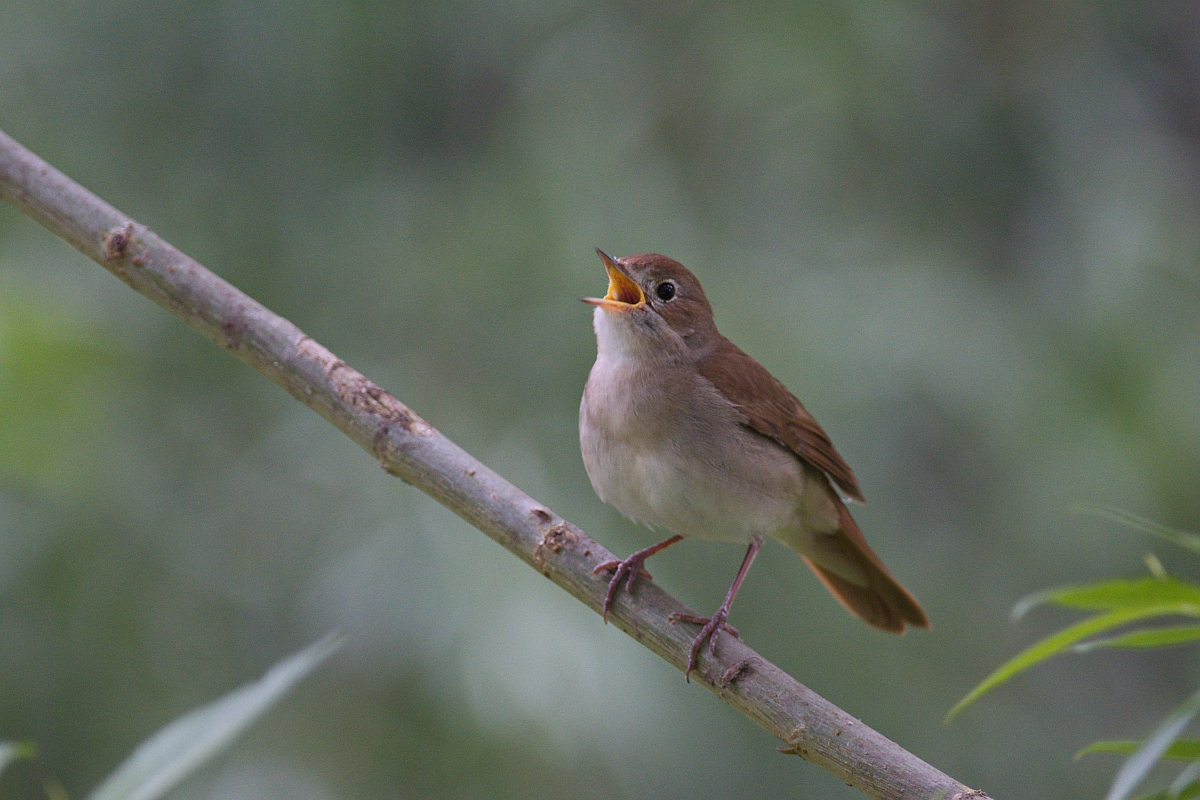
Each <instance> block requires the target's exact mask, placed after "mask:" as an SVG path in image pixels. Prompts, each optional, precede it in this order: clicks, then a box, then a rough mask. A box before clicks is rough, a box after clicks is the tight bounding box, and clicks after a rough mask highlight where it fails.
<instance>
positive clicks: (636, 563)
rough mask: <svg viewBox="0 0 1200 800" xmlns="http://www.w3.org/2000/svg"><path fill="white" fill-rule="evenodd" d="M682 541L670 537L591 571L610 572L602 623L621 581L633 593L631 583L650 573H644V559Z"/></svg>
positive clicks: (681, 538)
mask: <svg viewBox="0 0 1200 800" xmlns="http://www.w3.org/2000/svg"><path fill="white" fill-rule="evenodd" d="M680 541H683V537H682V536H679V535H675V536H672V537H671V538H670V539H664V540H663V541H661V542H659V543H658V544H652V545H650V546H649V547H647V548H644V549H642V550H638V551H637V552H636V553H634V554H633V555H631V556H630V557H629V558H627V559H625V560H624V561H605V562H604V563H603V564H601V565H600V566H598V567H596V568H595V569H594V570H592V574H593V575H595V574H596V573H598V572H608V571H610V570H611V571H612V573H613V576H612V580H610V581H609V582H608V594H606V595H604V621H605V622H608V612H609V611H610V610H611V609H612V607H613V601H614V600H615V599H616V597H617V588H618V587H620V585H621V581H622V580H624V581H625V591H626V592H629V593H631V594H632V593H633V582H634V580H635V579H636V578H637V577H638V576H639V575H641V576H642V577H645V578H649V577H650V573H649V572H647V571H646V567H645V564H646V559H647V558H649V557H650V556H652V555H654V554H655V553H657V552H658V551H660V550H666V549H667V548H668V547H670V546H671V545H673V544H675V543H676V542H680Z"/></svg>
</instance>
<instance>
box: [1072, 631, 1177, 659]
mask: <svg viewBox="0 0 1200 800" xmlns="http://www.w3.org/2000/svg"><path fill="white" fill-rule="evenodd" d="M1197 639H1200V625H1179V626H1175V627H1169V628H1146V629H1143V630H1138V631H1131V632H1130V633H1126V634H1122V635H1121V636H1114V637H1112V638H1111V639H1094V640H1092V641H1090V642H1080V643H1079V644H1077V645H1075V646H1074V647H1072V648H1071V652H1074V653H1088V652H1091V651H1092V650H1096V649H1099V648H1101V647H1168V646H1170V645H1173V644H1185V643H1187V642H1194V641H1195V640H1197Z"/></svg>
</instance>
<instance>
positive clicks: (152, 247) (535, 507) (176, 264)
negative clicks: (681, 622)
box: [0, 132, 986, 800]
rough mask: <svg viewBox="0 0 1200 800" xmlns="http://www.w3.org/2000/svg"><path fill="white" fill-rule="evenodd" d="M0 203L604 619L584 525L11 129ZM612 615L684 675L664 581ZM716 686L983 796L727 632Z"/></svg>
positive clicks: (799, 732) (807, 728) (913, 791)
mask: <svg viewBox="0 0 1200 800" xmlns="http://www.w3.org/2000/svg"><path fill="white" fill-rule="evenodd" d="M0 197H3V198H4V199H5V200H7V201H8V202H10V203H12V204H13V205H14V206H16V207H17V208H18V209H19V210H21V211H23V212H24V213H25V214H27V215H28V216H30V217H32V218H33V219H35V220H36V221H38V222H40V223H41V224H42V225H44V226H45V227H46V228H48V229H49V230H50V231H52V232H53V233H55V234H57V235H58V236H60V237H62V238H63V239H65V240H66V241H67V242H69V243H70V244H71V245H73V246H74V247H75V248H76V249H78V250H79V251H80V252H82V253H83V254H84V255H86V256H87V257H88V258H91V259H92V260H94V261H96V262H97V263H99V264H100V265H101V266H102V267H104V268H105V269H107V270H108V271H109V272H112V273H113V274H114V275H116V276H117V277H118V278H120V279H121V280H123V281H125V283H127V284H129V285H130V286H131V287H133V288H134V289H136V290H137V291H139V292H141V293H142V294H144V295H146V296H147V297H149V298H150V299H151V300H154V301H155V302H156V303H158V304H159V305H162V306H164V307H165V308H167V309H168V310H170V311H171V312H173V313H174V314H176V315H177V316H179V317H181V318H182V319H183V320H184V321H186V322H187V323H188V324H190V325H191V326H192V327H194V328H196V329H197V330H199V331H200V332H201V333H202V334H204V335H205V336H207V337H208V338H209V339H211V340H213V341H214V342H216V343H217V344H219V345H221V346H222V347H224V348H225V349H227V350H229V351H230V352H231V353H233V355H235V356H237V357H238V358H239V359H241V360H242V361H244V362H246V363H247V364H249V365H250V366H251V367H253V368H254V369H256V370H258V371H259V372H261V373H262V374H264V375H266V376H267V377H268V378H270V379H271V380H273V381H275V382H276V383H278V384H279V385H280V386H282V387H283V388H284V389H287V390H288V392H290V393H291V394H292V396H294V397H295V398H296V399H297V400H299V401H300V402H302V403H304V404H305V405H307V406H309V407H310V408H312V409H313V410H314V411H316V412H317V413H319V414H320V415H321V416H323V417H325V418H326V419H327V420H329V421H330V422H332V423H333V424H334V425H336V426H337V427H338V428H339V429H340V430H341V431H342V432H343V433H345V434H346V435H347V436H349V437H350V438H351V439H353V440H354V441H355V442H357V443H358V444H359V445H361V446H362V447H363V449H365V450H366V451H367V452H369V453H371V454H372V455H373V456H374V457H375V458H376V459H378V461H379V463H380V464H381V465H382V466H383V468H384V469H385V470H387V471H388V472H390V473H391V474H393V475H395V476H396V477H398V478H400V479H401V480H403V481H405V482H407V483H410V484H412V485H413V486H416V487H417V488H419V489H421V490H422V491H423V492H426V493H427V494H429V495H430V496H431V497H433V498H434V499H436V500H437V501H439V502H440V503H442V504H443V505H445V506H446V507H447V508H449V509H450V510H451V511H453V512H454V513H456V514H458V515H459V516H461V517H462V518H463V519H465V520H467V522H470V523H471V524H472V525H474V526H475V527H477V528H479V530H481V531H483V532H484V533H486V534H487V535H488V536H490V537H491V538H493V539H495V540H496V541H497V542H499V543H500V544H501V545H503V546H504V547H506V548H507V549H508V550H510V551H512V552H513V553H514V554H515V555H516V556H518V557H519V558H520V559H521V560H523V561H525V562H526V563H527V564H529V565H530V566H532V567H533V568H534V569H536V570H538V571H539V572H541V573H542V574H543V575H545V576H546V577H547V578H549V579H550V580H552V581H554V582H555V583H556V584H558V585H559V586H561V587H562V588H563V589H565V590H566V591H568V592H569V593H571V595H573V596H574V597H575V598H577V599H578V600H580V601H582V602H583V603H585V604H587V605H588V606H589V607H590V608H591V609H592V610H593V611H596V612H599V611H600V608H601V605H602V604H603V601H604V594H605V589H606V587H607V584H608V577H607V576H606V575H604V576H593V575H592V569H593V568H594V567H595V566H596V565H598V564H600V563H603V562H605V561H608V560H610V559H612V558H613V556H612V554H611V553H609V552H608V551H607V550H605V549H604V548H603V547H601V546H600V545H599V544H597V543H596V542H595V541H594V540H593V539H591V538H590V537H588V536H587V534H585V533H584V532H583V531H582V530H580V529H579V528H578V527H576V526H574V525H572V524H571V523H569V522H567V521H566V520H564V519H562V518H561V517H559V516H558V515H557V514H554V513H553V512H552V511H550V510H548V509H546V508H545V507H543V506H542V505H541V504H539V503H538V502H537V501H536V500H534V499H533V498H532V497H529V496H528V495H526V494H525V493H524V492H522V491H521V490H520V489H518V488H517V487H515V486H513V485H512V484H510V483H509V482H508V481H506V480H504V478H502V477H501V476H499V475H497V474H496V473H495V472H492V471H491V470H490V469H488V468H487V467H486V466H484V465H483V464H481V463H480V462H479V461H477V460H475V459H474V458H473V457H472V456H471V455H470V454H469V453H467V452H466V451H464V450H462V449H461V448H460V447H458V446H457V445H455V444H454V443H453V442H452V441H450V440H449V439H447V438H446V437H445V436H443V435H442V434H441V433H439V432H438V431H437V430H435V429H434V428H433V427H432V426H430V425H429V424H428V423H427V422H425V420H423V419H421V418H420V417H419V416H417V415H416V414H415V413H414V412H413V411H412V410H410V409H409V408H408V407H407V406H405V405H404V404H403V403H401V402H400V401H399V400H397V399H396V398H395V397H393V396H392V395H390V394H389V393H388V392H386V391H384V390H383V389H381V388H380V387H378V386H376V385H375V384H374V383H372V382H371V381H370V380H368V379H367V378H366V377H365V376H363V375H362V374H361V373H359V372H358V371H357V370H355V369H353V368H352V367H350V366H349V365H347V364H346V363H345V362H343V361H341V360H340V359H339V358H338V357H337V356H335V355H334V354H333V353H331V352H329V351H328V350H327V349H325V348H324V347H322V346H321V345H320V344H318V343H317V342H315V341H313V340H312V339H311V338H309V337H308V336H306V335H305V334H304V332H303V331H301V330H300V329H299V328H297V327H296V326H295V325H293V324H292V323H290V322H288V321H287V320H286V319H284V318H282V317H280V316H278V315H276V314H274V313H272V312H271V311H270V310H269V309H267V308H265V307H264V306H262V305H261V304H259V303H257V302H255V301H254V300H252V299H251V298H250V297H248V296H246V295H245V294H243V293H242V292H241V291H239V290H238V289H237V288H236V287H234V286H232V285H230V284H229V283H227V282H225V281H224V280H222V279H221V278H219V277H217V276H216V275H214V274H213V273H211V272H209V271H208V270H206V269H205V268H204V267H203V266H201V265H200V264H199V263H197V262H196V261H194V260H192V259H191V258H189V257H188V256H186V255H185V254H183V253H182V252H180V251H179V250H176V249H175V248H174V247H172V246H171V245H170V244H168V243H167V242H165V241H164V240H163V239H161V238H160V237H159V236H158V235H157V234H155V233H154V232H152V231H151V230H150V229H148V228H146V227H145V226H144V225H139V224H138V223H136V222H134V221H133V220H131V219H129V218H128V217H126V216H125V215H124V214H122V213H121V212H119V211H117V210H116V209H115V208H113V207H112V206H110V205H108V204H107V203H105V202H104V201H102V200H100V199H99V198H97V197H96V196H95V195H93V194H91V193H90V192H88V191H87V190H86V189H84V188H83V187H81V186H79V185H78V184H76V183H74V182H73V181H71V180H70V179H69V178H67V177H66V176H65V175H63V174H62V173H61V172H59V171H58V170H56V169H54V168H53V167H51V166H50V165H49V164H47V163H46V162H44V161H42V160H41V159H40V158H38V157H37V156H36V155H34V154H33V153H31V152H30V151H28V150H26V149H25V148H24V147H22V146H21V145H20V144H18V143H17V142H16V141H14V140H13V139H11V138H10V137H8V136H7V135H6V134H4V133H3V132H0ZM623 597H626V598H627V599H626V600H624V601H623V602H621V603H620V604H619V605H618V606H617V607H616V608H615V610H614V611H613V612H612V613H611V614H610V616H611V618H612V620H613V622H615V623H616V625H617V626H618V627H620V628H621V630H623V631H625V632H626V633H628V634H629V635H630V636H632V637H633V638H634V639H636V640H637V641H639V642H641V643H642V644H643V645H645V646H646V647H648V648H649V649H650V650H652V651H653V652H654V653H656V654H657V655H658V656H660V657H661V658H663V659H665V660H666V661H667V662H669V663H670V664H672V665H673V666H675V668H676V669H679V670H680V671H682V670H683V669H684V666H685V664H686V663H687V656H688V651H689V648H690V645H691V640H692V632H691V631H690V630H689V629H687V628H685V627H682V626H675V625H671V624H669V623H668V622H667V617H668V616H669V615H670V614H671V613H672V612H684V613H688V609H687V608H686V607H685V606H683V604H681V603H680V602H679V601H677V600H676V599H675V598H673V597H671V596H670V595H668V594H667V593H666V592H664V591H663V590H662V589H660V588H659V587H658V586H656V585H654V584H653V583H649V582H643V583H641V584H640V585H639V588H638V591H637V593H636V594H634V595H623ZM696 679H697V681H698V682H699V683H701V684H702V685H703V686H704V687H705V688H707V689H708V690H709V691H711V692H712V693H713V694H716V695H717V696H718V697H720V698H721V699H722V700H724V701H725V702H727V703H729V704H730V705H731V706H733V707H734V708H736V709H738V710H739V711H741V712H742V713H743V714H745V715H746V716H748V717H750V718H751V719H753V720H754V721H755V722H757V723H758V724H759V725H761V726H762V727H763V728H765V729H766V730H767V731H768V732H769V733H771V734H772V735H774V736H776V737H778V738H779V739H782V740H783V741H784V742H785V743H786V748H781V749H782V750H784V752H788V753H795V754H797V755H799V756H801V757H802V758H805V759H807V760H809V761H812V762H813V763H815V764H817V765H819V766H821V767H823V768H825V769H827V770H828V771H830V772H832V773H833V774H834V775H836V776H838V777H839V778H841V779H842V780H844V781H846V782H847V783H849V784H850V785H852V786H856V787H858V788H859V789H861V790H862V791H863V792H865V793H866V794H868V795H870V796H871V797H876V798H904V799H905V800H914V798H930V800H933V799H934V798H936V799H937V800H954V798H957V799H958V800H965V799H966V798H985V797H986V795H984V794H983V793H981V792H973V791H971V790H970V789H968V788H967V787H966V786H963V785H962V784H961V783H959V782H958V781H956V780H953V779H952V778H950V777H949V776H947V775H945V774H943V773H942V772H940V771H938V770H937V769H935V768H934V767H931V766H930V765H928V764H926V763H925V762H924V761H922V760H921V759H919V758H917V757H916V756H914V755H912V754H911V753H909V752H908V751H906V750H904V749H903V748H901V747H900V746H899V745H897V744H895V743H894V742H892V741H890V740H889V739H887V738H886V737H884V736H883V735H881V734H879V733H877V732H875V731H874V730H872V729H870V728H868V727H867V726H866V725H863V724H862V723H861V722H859V721H858V720H856V719H855V718H854V717H852V716H850V715H849V714H847V713H846V712H845V711H842V710H841V709H840V708H838V707H837V706H835V705H833V704H832V703H830V702H829V701H827V700H825V699H824V698H822V697H820V696H819V695H817V694H816V693H815V692H813V691H811V690H810V689H808V688H806V687H805V686H802V685H801V684H800V683H798V682H797V681H796V680H795V679H793V678H792V677H791V676H789V675H788V674H787V673H785V672H783V670H781V669H779V668H778V667H776V666H775V665H774V664H772V663H770V662H769V661H767V660H766V659H765V658H762V657H761V656H759V655H758V654H756V653H755V652H754V651H753V650H751V649H750V648H749V647H747V646H746V645H745V644H743V643H742V642H740V641H738V640H736V639H733V638H732V637H725V638H723V639H722V640H721V648H720V652H719V655H718V657H716V658H706V659H705V660H704V661H702V662H701V666H700V669H699V670H698V671H697V673H696Z"/></svg>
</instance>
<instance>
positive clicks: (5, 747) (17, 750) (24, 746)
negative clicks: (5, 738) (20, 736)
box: [0, 742, 37, 772]
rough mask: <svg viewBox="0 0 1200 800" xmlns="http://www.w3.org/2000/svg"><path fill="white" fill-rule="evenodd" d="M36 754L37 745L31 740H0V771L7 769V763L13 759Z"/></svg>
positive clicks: (18, 759)
mask: <svg viewBox="0 0 1200 800" xmlns="http://www.w3.org/2000/svg"><path fill="white" fill-rule="evenodd" d="M36 755H37V746H36V745H34V744H33V743H32V742H0V772H3V771H4V770H6V769H8V765H9V764H11V763H13V762H14V761H20V760H21V759H22V758H33V757H34V756H36Z"/></svg>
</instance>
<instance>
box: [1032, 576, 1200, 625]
mask: <svg viewBox="0 0 1200 800" xmlns="http://www.w3.org/2000/svg"><path fill="white" fill-rule="evenodd" d="M1045 600H1046V602H1050V603H1053V604H1055V605H1058V606H1063V607H1065V608H1077V609H1080V610H1083V611H1116V610H1118V609H1123V608H1143V607H1147V606H1155V605H1162V604H1168V603H1178V604H1179V605H1181V606H1186V607H1187V608H1186V609H1185V610H1182V611H1179V612H1177V613H1180V614H1186V615H1188V616H1200V587H1196V586H1193V585H1192V584H1190V583H1184V582H1183V581H1180V580H1176V579H1175V578H1167V579H1165V580H1163V579H1161V578H1155V577H1145V578H1134V579H1131V580H1125V579H1118V580H1111V581H1101V582H1099V583H1091V584H1086V585H1084V586H1067V587H1064V588H1062V589H1055V590H1053V591H1052V592H1049V593H1048V594H1047V595H1046V598H1045Z"/></svg>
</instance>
